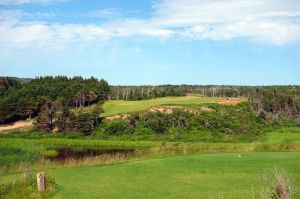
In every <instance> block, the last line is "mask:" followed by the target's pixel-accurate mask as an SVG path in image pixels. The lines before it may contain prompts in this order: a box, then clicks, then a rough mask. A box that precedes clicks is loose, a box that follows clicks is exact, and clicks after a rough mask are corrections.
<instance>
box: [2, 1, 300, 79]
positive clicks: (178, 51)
mask: <svg viewBox="0 0 300 199" xmlns="http://www.w3.org/2000/svg"><path fill="white" fill-rule="evenodd" d="M0 70H1V72H0V76H18V77H35V76H40V75H67V76H74V75H81V76H84V77H89V76H95V77H98V78H104V79H106V80H108V81H109V83H111V84H123V85H141V84H168V83H170V84H233V85H271V84H272V85H273V84H300V78H298V77H299V74H300V0H290V1H281V0H259V1H258V0H244V1H237V0H210V1H208V0H86V1H81V0H0Z"/></svg>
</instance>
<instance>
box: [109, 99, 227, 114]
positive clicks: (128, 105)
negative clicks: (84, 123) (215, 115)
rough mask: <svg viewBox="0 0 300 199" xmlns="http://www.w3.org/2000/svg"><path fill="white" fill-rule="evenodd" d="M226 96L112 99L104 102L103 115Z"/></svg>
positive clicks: (207, 101)
mask: <svg viewBox="0 0 300 199" xmlns="http://www.w3.org/2000/svg"><path fill="white" fill-rule="evenodd" d="M220 100H224V98H209V97H195V96H185V97H163V98H156V99H150V100H142V101H122V100H112V101H107V102H105V103H104V104H103V109H104V114H103V116H111V115H117V114H123V113H131V112H138V111H143V110H146V109H148V108H150V107H152V106H162V105H173V106H176V105H177V106H192V105H203V104H210V103H217V102H218V101H220Z"/></svg>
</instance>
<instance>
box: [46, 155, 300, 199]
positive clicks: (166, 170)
mask: <svg viewBox="0 0 300 199" xmlns="http://www.w3.org/2000/svg"><path fill="white" fill-rule="evenodd" d="M274 165H275V166H276V167H281V168H283V169H285V170H286V171H287V172H288V173H289V174H290V176H291V178H292V181H293V184H294V187H295V188H296V190H295V191H296V193H295V198H299V197H300V194H299V187H300V170H299V168H300V153H299V152H294V153H289V152H285V153H280V152H269V153H266V152H263V153H261V152H254V153H240V154H237V153H225V154H224V153H223V154H203V155H187V156H178V157H169V158H164V159H152V160H145V161H136V162H128V163H123V164H115V165H107V166H85V167H76V168H67V169H57V170H52V171H51V174H52V175H53V176H54V177H55V179H56V182H57V183H58V184H59V185H60V187H61V188H60V189H59V191H58V192H57V193H56V194H55V195H54V196H53V198H64V199H65V198H219V197H220V198H226V199H241V198H243V199H247V198H249V199H252V198H259V197H258V194H259V192H260V188H261V183H260V179H259V174H258V172H264V171H268V170H272V169H273V168H274Z"/></svg>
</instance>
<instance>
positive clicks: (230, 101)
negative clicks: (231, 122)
mask: <svg viewBox="0 0 300 199" xmlns="http://www.w3.org/2000/svg"><path fill="white" fill-rule="evenodd" d="M240 102H241V101H240V100H236V99H228V100H221V101H218V104H222V105H237V104H239V103H240Z"/></svg>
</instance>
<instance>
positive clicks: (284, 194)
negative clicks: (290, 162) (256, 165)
mask: <svg viewBox="0 0 300 199" xmlns="http://www.w3.org/2000/svg"><path fill="white" fill-rule="evenodd" d="M261 178H262V180H263V182H264V189H263V190H262V192H261V199H292V198H293V197H292V185H291V182H290V179H289V176H288V174H287V173H286V171H285V170H283V169H278V168H274V170H273V172H272V173H269V174H263V175H261Z"/></svg>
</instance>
